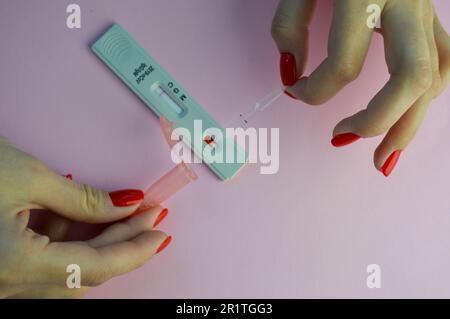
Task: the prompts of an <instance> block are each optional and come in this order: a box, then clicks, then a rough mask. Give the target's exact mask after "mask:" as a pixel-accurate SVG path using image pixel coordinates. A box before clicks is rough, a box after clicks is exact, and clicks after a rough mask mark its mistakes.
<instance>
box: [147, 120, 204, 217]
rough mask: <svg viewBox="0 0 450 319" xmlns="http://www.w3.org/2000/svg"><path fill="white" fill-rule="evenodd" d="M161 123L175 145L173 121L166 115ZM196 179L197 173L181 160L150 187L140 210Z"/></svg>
mask: <svg viewBox="0 0 450 319" xmlns="http://www.w3.org/2000/svg"><path fill="white" fill-rule="evenodd" d="M160 125H161V130H162V132H163V135H164V138H165V139H166V141H167V143H168V144H169V146H170V147H173V145H175V143H176V142H173V141H172V140H171V134H172V130H173V125H172V123H170V122H168V121H167V120H166V119H165V118H164V117H161V118H160ZM196 179H197V174H196V173H195V172H194V171H193V170H192V168H191V167H190V166H189V165H188V164H186V163H184V162H181V163H180V164H178V165H177V166H175V167H174V168H173V169H171V170H170V171H169V172H168V173H166V174H165V175H164V176H162V177H161V178H160V179H158V180H157V181H156V182H155V183H154V184H153V185H152V186H150V187H149V188H148V190H147V191H146V192H145V196H144V201H143V202H142V204H141V205H140V206H139V211H142V210H145V209H149V208H152V207H155V206H157V205H159V204H161V203H162V202H164V201H165V200H167V199H168V198H169V197H171V196H172V195H174V194H175V193H177V192H178V191H179V190H181V189H182V188H183V187H185V186H186V185H187V184H189V183H190V182H192V181H195V180H196Z"/></svg>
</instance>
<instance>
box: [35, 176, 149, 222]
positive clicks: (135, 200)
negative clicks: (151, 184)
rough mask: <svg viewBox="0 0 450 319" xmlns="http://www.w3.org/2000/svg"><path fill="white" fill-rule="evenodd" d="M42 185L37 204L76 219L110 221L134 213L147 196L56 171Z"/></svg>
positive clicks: (132, 190) (141, 192)
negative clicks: (106, 187) (84, 181)
mask: <svg viewBox="0 0 450 319" xmlns="http://www.w3.org/2000/svg"><path fill="white" fill-rule="evenodd" d="M50 174H51V175H52V176H51V177H50V178H49V180H48V182H47V183H46V185H43V186H45V187H42V188H40V189H39V194H38V196H37V198H36V199H35V200H36V204H38V205H39V206H42V207H43V208H46V209H49V210H51V211H53V212H54V213H56V214H58V215H61V216H64V217H67V218H69V219H71V220H74V221H80V222H86V223H108V222H113V221H116V220H120V219H122V218H125V217H127V216H129V215H131V214H132V213H133V212H134V211H135V210H136V209H137V208H138V207H139V205H140V203H141V202H142V201H143V199H144V192H143V191H142V190H138V189H123V190H118V191H114V192H109V193H108V192H106V191H103V190H100V189H97V188H94V187H92V186H89V185H85V184H80V183H77V182H75V181H71V180H69V179H66V178H64V177H62V176H59V175H58V174H56V173H53V172H50Z"/></svg>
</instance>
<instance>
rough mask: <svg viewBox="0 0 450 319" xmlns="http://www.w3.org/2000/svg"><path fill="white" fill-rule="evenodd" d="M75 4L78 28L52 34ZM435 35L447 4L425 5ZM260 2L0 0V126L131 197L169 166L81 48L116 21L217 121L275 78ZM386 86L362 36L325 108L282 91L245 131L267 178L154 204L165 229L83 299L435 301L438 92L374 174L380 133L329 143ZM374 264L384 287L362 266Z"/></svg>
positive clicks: (441, 224) (145, 123)
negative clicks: (404, 145)
mask: <svg viewBox="0 0 450 319" xmlns="http://www.w3.org/2000/svg"><path fill="white" fill-rule="evenodd" d="M71 2H76V3H78V4H79V5H80V6H81V8H82V29H81V30H69V29H68V28H66V26H65V19H66V13H65V8H66V6H67V5H68V4H69V3H71ZM434 2H435V4H436V7H437V9H438V12H439V13H440V16H441V19H442V21H443V23H444V24H445V26H446V29H447V30H450V2H449V1H446V0H440V1H434ZM275 7H276V1H275V0H270V1H269V0H266V1H260V0H246V1H242V0H220V1H219V0H216V1H209V0H190V1H185V0H171V1H167V0H152V1H146V0H134V1H130V0H127V1H125V0H122V1H118V0H95V1H92V0H90V1H87V0H77V1H56V0H53V1H51V0H40V1H25V0H10V1H6V0H0V39H1V60H0V70H1V73H0V99H1V100H0V101H1V107H0V134H2V135H4V136H6V137H7V138H9V139H10V140H11V141H12V142H13V143H15V144H16V145H17V146H19V147H20V148H22V149H24V150H26V151H28V152H31V153H33V154H35V155H36V156H38V157H40V158H41V159H42V160H43V161H44V162H46V163H47V164H48V165H49V166H51V167H52V168H54V169H55V170H56V171H58V172H61V173H66V172H71V173H72V174H73V175H74V177H75V178H76V179H77V180H79V181H82V182H85V183H90V184H93V185H95V186H97V187H102V188H104V189H107V190H113V189H117V188H125V187H141V188H143V187H146V186H147V185H149V184H150V183H151V182H153V181H154V180H155V179H156V178H157V177H158V176H160V175H161V174H162V173H164V172H165V171H166V170H167V169H168V168H169V167H171V165H172V164H171V163H170V159H169V157H168V150H167V146H166V145H164V142H163V140H162V138H161V135H160V132H159V129H158V122H157V119H156V117H155V116H154V115H153V114H152V113H151V112H150V111H149V110H148V109H147V108H146V107H145V106H144V105H143V104H142V103H141V102H140V101H139V100H138V98H136V97H135V96H134V95H133V93H131V91H129V90H128V89H127V88H126V87H125V86H124V85H123V84H122V83H121V82H120V81H119V80H118V79H117V78H116V77H115V76H113V74H112V73H111V72H110V71H109V70H108V69H107V68H106V67H105V66H104V65H103V64H102V63H101V62H100V61H99V60H98V59H97V58H96V57H95V56H94V55H93V54H92V53H91V52H90V50H89V48H88V45H89V44H90V43H92V41H93V40H95V39H96V38H97V37H98V36H99V35H100V34H101V33H102V32H103V31H104V30H105V29H106V27H108V26H109V25H110V24H111V23H112V22H119V23H121V24H122V25H123V26H124V27H125V28H126V29H128V31H129V32H130V33H131V34H132V35H134V37H135V38H136V39H138V41H139V42H140V43H141V44H142V46H143V47H145V48H146V49H147V50H148V51H149V52H150V53H151V54H152V55H153V56H154V57H155V58H156V59H157V60H158V61H159V62H160V63H161V64H162V65H164V66H165V67H166V68H167V70H168V71H169V72H170V73H171V74H172V75H173V76H174V77H175V78H176V79H177V80H178V81H179V82H181V83H182V84H183V85H184V86H185V88H186V89H187V90H188V91H189V92H190V93H191V94H192V95H193V96H195V97H196V99H197V100H198V101H200V102H201V104H202V105H203V106H204V107H205V108H206V109H207V110H208V111H210V113H211V114H213V115H214V116H215V117H216V118H217V119H218V120H219V121H220V122H221V123H227V122H229V121H230V120H231V119H233V118H234V117H235V116H236V115H237V114H238V113H239V112H241V111H242V110H245V109H246V108H247V107H248V106H249V105H250V104H252V103H253V102H254V101H255V100H256V99H258V98H260V97H262V96H264V95H265V94H266V93H267V92H269V91H270V90H272V89H273V88H275V87H276V86H277V85H279V81H280V80H279V75H278V52H277V50H276V48H275V45H274V43H273V41H272V39H271V37H270V23H271V19H272V16H273V14H274V11H275ZM330 15H331V1H320V5H319V8H318V12H317V15H316V19H315V22H314V24H313V26H312V36H311V59H310V64H309V69H308V72H310V70H311V69H312V68H313V67H314V66H316V65H317V64H318V63H319V62H320V61H321V59H322V58H323V57H324V55H325V49H326V35H327V30H328V27H329V23H330ZM386 79H387V72H386V66H385V63H384V56H383V47H382V42H381V38H380V37H379V36H378V35H376V36H374V40H373V45H372V47H371V50H370V54H369V57H368V60H367V63H366V66H365V68H364V71H363V73H362V74H361V76H360V78H359V79H358V80H357V81H356V82H355V83H353V84H351V85H349V86H348V87H347V88H346V89H345V90H344V91H343V92H342V93H341V94H339V95H338V96H337V97H336V98H334V99H333V100H332V101H331V102H329V103H327V105H325V106H323V107H318V108H313V107H307V106H305V105H303V104H301V103H298V102H295V101H293V100H290V99H289V98H287V97H282V98H281V99H280V100H279V101H278V102H277V103H276V105H275V106H273V107H272V108H271V109H270V110H268V111H267V112H266V113H264V114H262V115H261V116H260V117H258V118H257V119H255V120H254V121H253V124H254V125H255V126H257V127H279V128H280V135H281V145H280V171H279V173H278V174H276V175H260V174H259V167H258V165H250V166H248V167H247V168H246V169H245V170H244V171H243V172H242V173H241V174H240V175H239V177H238V178H236V179H235V180H233V181H231V182H227V183H223V182H220V181H219V180H218V179H217V178H216V177H215V176H214V175H213V174H212V173H210V172H209V171H208V169H207V168H206V167H205V166H203V165H201V166H197V167H195V168H196V171H197V172H198V174H199V176H200V179H199V181H198V182H196V183H195V184H192V185H190V186H189V187H188V188H186V189H185V190H183V191H182V192H181V193H179V194H178V195H177V196H176V197H174V198H172V199H171V200H170V201H168V202H167V203H165V204H166V206H167V207H169V209H170V214H169V216H168V218H167V220H166V221H165V222H164V224H162V226H161V228H162V229H163V230H165V231H167V232H168V233H169V234H171V235H173V236H174V241H173V243H172V244H171V246H170V247H169V249H167V250H166V251H165V252H164V253H163V254H161V255H159V256H157V257H155V258H154V259H153V260H152V261H151V262H149V263H148V264H146V265H145V266H144V267H143V268H141V269H139V270H137V271H134V272H132V273H130V274H128V275H125V276H123V277H120V278H116V279H113V280H111V281H110V282H108V283H107V284H105V285H103V286H101V287H99V288H95V289H92V290H91V292H90V293H89V294H88V297H91V298H99V297H108V298H109V297H139V298H166V297H172V298H197V297H203V298H204V297H209V298H215V297H238V298H240V297H263V298H264V297H277V298H278V297H297V298H299V297H363V298H366V297H377V298H378V297H447V298H448V297H450V275H449V274H450V192H449V186H448V180H447V177H448V176H450V165H449V162H450V147H449V137H448V136H449V134H450V125H449V124H450V123H449V115H450V108H449V106H448V101H449V98H450V91H449V90H448V91H446V93H445V94H443V95H442V96H441V97H440V98H439V99H438V100H436V101H435V102H434V103H433V106H432V108H431V110H430V112H429V115H428V117H427V118H426V121H425V123H424V124H423V126H422V128H421V130H420V132H419V133H418V135H417V137H416V139H415V140H414V142H413V143H412V144H411V146H410V147H409V148H408V149H407V151H405V152H404V154H403V157H402V158H401V160H400V162H399V165H398V167H397V169H396V170H395V171H394V173H393V175H392V176H391V177H390V178H389V179H386V178H384V177H383V176H382V175H381V174H380V173H379V172H378V171H376V170H375V169H374V167H373V164H372V153H373V150H374V148H375V147H376V145H377V143H378V142H379V141H380V139H379V138H376V139H371V140H364V141H360V142H358V143H356V144H355V145H353V146H351V147H348V148H344V149H334V148H332V147H331V146H330V137H331V132H332V129H333V127H334V125H335V124H336V123H337V122H338V121H339V120H341V119H342V118H343V117H345V116H348V115H350V114H352V113H354V112H355V111H357V110H359V109H361V108H362V107H364V106H365V105H366V104H367V102H368V101H369V99H370V97H371V96H373V95H374V94H375V93H376V91H377V90H378V89H379V88H380V87H381V86H382V85H383V83H384V82H385V81H386ZM372 263H376V264H379V265H380V266H381V267H382V288H381V289H375V290H373V289H372V290H371V289H368V288H367V287H366V277H367V273H366V267H367V265H369V264H372Z"/></svg>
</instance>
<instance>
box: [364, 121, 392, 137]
mask: <svg viewBox="0 0 450 319" xmlns="http://www.w3.org/2000/svg"><path fill="white" fill-rule="evenodd" d="M360 126H361V127H357V131H358V132H361V133H362V135H363V136H364V137H375V136H379V135H382V134H384V133H385V132H387V131H388V130H389V129H390V125H389V124H388V123H385V122H376V121H364V125H360Z"/></svg>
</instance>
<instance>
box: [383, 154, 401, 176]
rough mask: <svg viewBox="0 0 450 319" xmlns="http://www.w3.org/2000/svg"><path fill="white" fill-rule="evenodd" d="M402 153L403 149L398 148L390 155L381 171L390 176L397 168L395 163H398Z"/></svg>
mask: <svg viewBox="0 0 450 319" xmlns="http://www.w3.org/2000/svg"><path fill="white" fill-rule="evenodd" d="M401 154H402V151H401V150H397V151H395V152H393V153H392V154H391V155H390V156H389V157H388V159H387V160H386V162H385V163H384V165H383V167H382V168H381V172H382V173H383V175H384V176H386V177H388V176H389V175H391V173H392V171H393V170H394V168H395V165H397V162H398V160H399V159H400V155H401Z"/></svg>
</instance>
